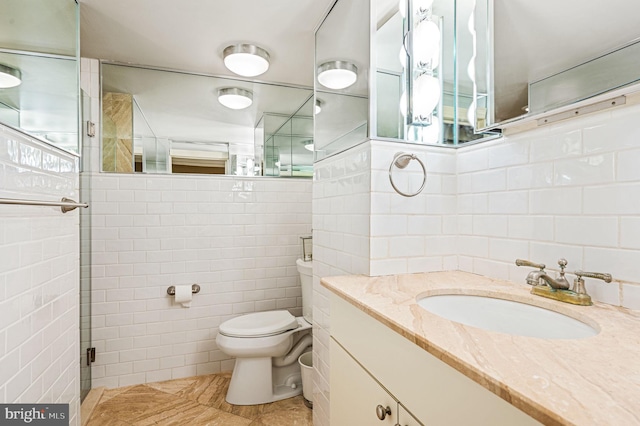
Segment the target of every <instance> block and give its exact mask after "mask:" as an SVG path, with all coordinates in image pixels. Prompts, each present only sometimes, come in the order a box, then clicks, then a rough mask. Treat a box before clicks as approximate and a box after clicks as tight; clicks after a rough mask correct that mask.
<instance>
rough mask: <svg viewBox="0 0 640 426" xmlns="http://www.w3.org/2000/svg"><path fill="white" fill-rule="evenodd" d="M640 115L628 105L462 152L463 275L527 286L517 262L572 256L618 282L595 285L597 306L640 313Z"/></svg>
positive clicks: (552, 264)
mask: <svg viewBox="0 0 640 426" xmlns="http://www.w3.org/2000/svg"><path fill="white" fill-rule="evenodd" d="M631 100H633V99H631ZM639 118H640V105H630V106H626V107H618V108H614V109H610V110H608V111H605V112H601V113H598V114H592V115H589V116H585V117H582V118H577V119H572V120H569V121H566V122H561V123H558V124H554V125H549V126H544V127H540V128H538V129H536V130H533V131H528V132H525V133H521V134H515V135H513V136H507V137H505V138H504V139H503V140H500V141H496V142H490V143H487V144H480V145H476V146H472V147H468V148H461V149H459V150H458V213H459V241H458V247H459V254H460V256H459V258H460V269H461V270H465V271H471V272H475V273H479V274H482V275H486V276H490V277H495V278H503V279H509V280H512V281H515V282H524V279H525V277H526V275H527V273H528V272H529V271H528V269H529V268H519V267H516V266H515V265H514V260H515V259H516V258H525V259H530V260H532V261H534V262H539V263H544V264H546V265H547V268H548V270H556V271H557V270H558V265H557V261H558V259H559V258H561V257H564V258H566V259H567V261H568V262H569V264H568V266H567V271H568V272H573V271H575V270H578V269H582V270H585V271H591V272H608V273H611V274H612V275H613V279H614V282H613V283H610V284H607V283H604V282H602V281H599V280H593V279H586V285H587V290H588V292H589V294H590V295H591V296H592V297H593V298H594V299H596V300H598V301H601V302H604V303H608V304H612V305H619V306H624V307H628V308H632V309H640V275H639V274H638V266H637V265H638V264H640V218H639V217H638V215H639V214H640V167H638V165H639V164H640V120H639ZM570 278H571V279H573V276H572V277H570Z"/></svg>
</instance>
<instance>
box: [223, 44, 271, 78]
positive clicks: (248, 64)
mask: <svg viewBox="0 0 640 426" xmlns="http://www.w3.org/2000/svg"><path fill="white" fill-rule="evenodd" d="M222 57H223V62H224V65H225V66H226V67H227V69H229V71H232V72H234V73H236V74H238V75H241V76H243V77H255V76H257V75H260V74H263V73H264V72H266V71H267V70H268V69H269V53H268V52H267V51H266V50H264V49H262V48H260V47H258V46H255V45H253V44H234V45H231V46H227V47H226V48H225V49H224V51H223V52H222Z"/></svg>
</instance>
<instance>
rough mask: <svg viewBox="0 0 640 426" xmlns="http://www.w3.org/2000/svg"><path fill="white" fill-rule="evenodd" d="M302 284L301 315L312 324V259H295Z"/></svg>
mask: <svg viewBox="0 0 640 426" xmlns="http://www.w3.org/2000/svg"><path fill="white" fill-rule="evenodd" d="M296 267H297V268H298V272H299V273H300V284H301V285H302V316H303V317H304V319H305V320H307V322H308V323H309V324H313V315H312V312H313V302H312V297H313V296H312V295H313V261H312V260H310V261H307V262H305V261H304V260H302V259H298V260H296Z"/></svg>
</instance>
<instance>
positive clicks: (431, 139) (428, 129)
mask: <svg viewBox="0 0 640 426" xmlns="http://www.w3.org/2000/svg"><path fill="white" fill-rule="evenodd" d="M439 141H440V120H439V119H438V117H433V118H432V119H431V124H430V125H429V126H425V127H423V130H422V142H425V143H437V142H439Z"/></svg>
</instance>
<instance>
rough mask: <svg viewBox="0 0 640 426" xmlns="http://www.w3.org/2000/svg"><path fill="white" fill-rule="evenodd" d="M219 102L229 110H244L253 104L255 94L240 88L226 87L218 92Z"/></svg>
mask: <svg viewBox="0 0 640 426" xmlns="http://www.w3.org/2000/svg"><path fill="white" fill-rule="evenodd" d="M218 102H220V103H221V104H222V105H224V106H226V107H227V108H231V109H244V108H247V107H249V106H251V104H252V103H253V93H252V92H251V91H249V90H244V89H240V88H238V87H225V88H223V89H219V90H218Z"/></svg>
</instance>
